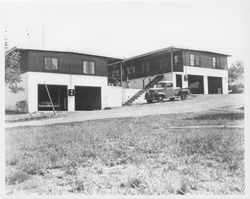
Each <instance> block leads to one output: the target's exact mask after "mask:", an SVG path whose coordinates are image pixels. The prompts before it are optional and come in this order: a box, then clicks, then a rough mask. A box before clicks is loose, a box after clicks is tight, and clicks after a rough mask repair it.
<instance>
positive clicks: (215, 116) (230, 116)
mask: <svg viewBox="0 0 250 199" xmlns="http://www.w3.org/2000/svg"><path fill="white" fill-rule="evenodd" d="M192 119H195V120H243V119H244V113H243V112H229V113H207V114H202V115H199V116H196V117H194V118H192Z"/></svg>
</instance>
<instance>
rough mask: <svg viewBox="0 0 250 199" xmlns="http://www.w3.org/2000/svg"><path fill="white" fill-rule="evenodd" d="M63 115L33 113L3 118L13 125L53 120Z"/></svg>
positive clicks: (59, 113) (10, 115)
mask: <svg viewBox="0 0 250 199" xmlns="http://www.w3.org/2000/svg"><path fill="white" fill-rule="evenodd" d="M63 116H64V114H63V113H61V112H58V113H57V114H56V115H54V113H53V112H47V113H45V112H35V113H26V114H19V113H18V114H9V115H6V116H5V122H6V123H14V122H24V121H32V120H40V119H45V118H54V117H63Z"/></svg>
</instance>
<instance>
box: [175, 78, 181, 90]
mask: <svg viewBox="0 0 250 199" xmlns="http://www.w3.org/2000/svg"><path fill="white" fill-rule="evenodd" d="M176 87H180V88H182V75H176Z"/></svg>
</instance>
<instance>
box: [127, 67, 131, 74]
mask: <svg viewBox="0 0 250 199" xmlns="http://www.w3.org/2000/svg"><path fill="white" fill-rule="evenodd" d="M127 74H128V75H130V67H127Z"/></svg>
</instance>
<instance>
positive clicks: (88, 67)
mask: <svg viewBox="0 0 250 199" xmlns="http://www.w3.org/2000/svg"><path fill="white" fill-rule="evenodd" d="M83 74H90V75H94V74H95V62H94V61H83Z"/></svg>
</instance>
